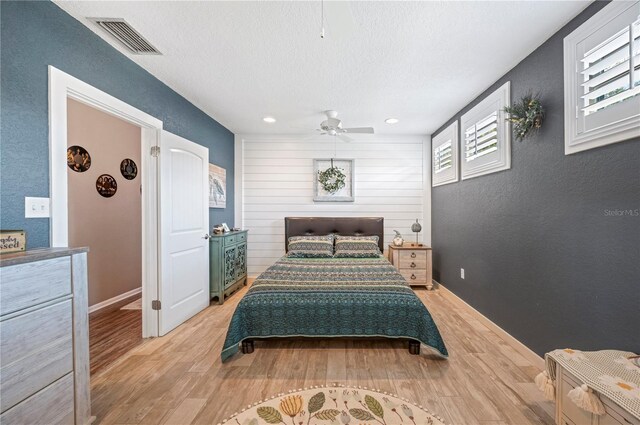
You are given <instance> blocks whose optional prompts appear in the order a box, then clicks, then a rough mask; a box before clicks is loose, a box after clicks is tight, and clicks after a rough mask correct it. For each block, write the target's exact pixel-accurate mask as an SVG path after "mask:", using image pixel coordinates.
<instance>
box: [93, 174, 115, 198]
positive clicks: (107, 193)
mask: <svg viewBox="0 0 640 425" xmlns="http://www.w3.org/2000/svg"><path fill="white" fill-rule="evenodd" d="M96 190H97V191H98V193H99V194H100V195H102V196H104V197H105V198H111V197H112V196H113V195H115V194H116V191H117V190H118V183H116V179H114V178H113V177H112V176H110V175H109V174H102V175H101V176H100V177H98V179H97V180H96Z"/></svg>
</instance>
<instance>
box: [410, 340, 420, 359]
mask: <svg viewBox="0 0 640 425" xmlns="http://www.w3.org/2000/svg"><path fill="white" fill-rule="evenodd" d="M409 354H413V355H414V356H417V355H419V354H420V341H416V340H415V339H410V340H409Z"/></svg>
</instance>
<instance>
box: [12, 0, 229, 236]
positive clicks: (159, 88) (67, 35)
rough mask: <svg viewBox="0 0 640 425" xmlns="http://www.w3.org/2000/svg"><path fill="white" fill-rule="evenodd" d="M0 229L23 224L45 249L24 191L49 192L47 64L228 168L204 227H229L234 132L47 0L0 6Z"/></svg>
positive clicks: (42, 224)
mask: <svg viewBox="0 0 640 425" xmlns="http://www.w3.org/2000/svg"><path fill="white" fill-rule="evenodd" d="M0 15H1V20H0V25H1V34H0V37H1V38H0V40H1V43H2V46H1V47H2V48H1V49H0V50H1V53H0V64H1V76H0V123H1V128H0V139H1V144H0V167H1V168H0V170H1V175H0V179H1V180H0V227H1V228H3V229H25V230H26V231H27V239H28V247H29V248H35V247H45V246H49V220H48V219H33V218H31V219H25V218H24V197H25V196H44V197H47V196H49V139H48V137H49V132H48V104H47V102H48V87H47V84H48V83H47V78H48V71H47V66H48V65H53V66H55V67H56V68H58V69H60V70H62V71H64V72H66V73H68V74H70V75H73V76H74V77H76V78H79V79H80V80H83V81H85V82H87V83H89V84H91V85H92V86H94V87H97V88H99V89H101V90H103V91H105V92H107V93H109V94H110V95H112V96H115V97H117V98H118V99H120V100H123V101H124V102H127V103H128V104H130V105H132V106H134V107H136V108H138V109H140V110H142V111H145V112H147V113H148V114H150V115H153V116H154V117H156V118H159V119H160V120H162V121H163V122H164V129H165V130H167V131H170V132H172V133H175V134H178V135H180V136H182V137H185V138H187V139H189V140H192V141H194V142H196V143H199V144H201V145H204V146H206V147H208V148H209V158H210V162H212V163H214V164H217V165H219V166H221V167H224V168H226V170H227V208H226V209H224V210H221V209H210V210H209V211H210V212H209V218H210V222H211V224H212V225H213V224H215V223H221V222H226V223H228V224H229V225H232V224H233V219H234V214H233V205H234V204H233V193H234V191H233V182H234V179H233V174H234V168H233V164H234V158H233V150H234V142H233V133H231V132H230V131H229V130H227V129H226V128H224V127H223V126H222V125H220V124H219V123H217V122H216V121H215V120H213V119H212V118H211V117H209V116H207V115H206V114H205V113H204V112H202V111H201V110H200V109H198V108H196V107H195V106H194V105H192V104H191V103H189V102H188V101H187V100H186V99H184V98H183V97H182V96H180V95H178V94H177V93H176V92H174V91H173V90H171V89H170V88H169V87H167V86H166V85H165V84H163V83H162V82H161V81H159V80H158V79H157V78H155V77H154V76H152V75H151V74H149V73H148V72H147V71H145V70H144V69H142V68H141V67H139V66H138V65H136V64H135V63H134V62H132V61H131V60H130V59H128V58H127V57H126V56H124V55H123V54H121V53H120V52H118V51H117V50H116V49H114V48H113V47H111V46H110V45H109V44H108V43H106V42H105V41H103V40H102V39H101V38H100V37H98V36H97V35H96V34H94V33H93V32H92V31H90V30H89V29H88V28H86V27H85V26H84V25H82V24H81V23H80V22H78V21H76V20H75V19H74V18H72V17H71V16H69V15H68V14H67V13H66V12H64V11H62V10H61V9H60V8H58V6H56V5H55V4H53V3H51V2H48V1H46V2H42V1H16V2H13V1H10V2H7V1H2V2H1V3H0Z"/></svg>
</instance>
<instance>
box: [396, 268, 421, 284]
mask: <svg viewBox="0 0 640 425" xmlns="http://www.w3.org/2000/svg"><path fill="white" fill-rule="evenodd" d="M398 271H399V272H400V274H401V275H402V277H404V279H405V280H406V281H407V283H409V284H410V285H418V284H420V285H424V284H425V283H426V282H427V271H426V270H424V269H423V270H405V269H401V270H398Z"/></svg>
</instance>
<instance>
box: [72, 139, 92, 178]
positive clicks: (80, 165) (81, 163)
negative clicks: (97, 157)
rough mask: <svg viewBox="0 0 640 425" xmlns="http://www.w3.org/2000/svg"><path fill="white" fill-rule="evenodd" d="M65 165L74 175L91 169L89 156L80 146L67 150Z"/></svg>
mask: <svg viewBox="0 0 640 425" xmlns="http://www.w3.org/2000/svg"><path fill="white" fill-rule="evenodd" d="M67 165H68V166H69V168H71V169H72V170H73V171H75V172H76V173H84V172H85V171H87V170H88V169H89V167H91V155H89V152H87V150H86V149H85V148H83V147H82V146H70V147H69V148H68V149H67Z"/></svg>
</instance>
